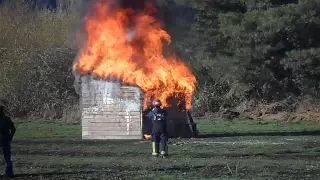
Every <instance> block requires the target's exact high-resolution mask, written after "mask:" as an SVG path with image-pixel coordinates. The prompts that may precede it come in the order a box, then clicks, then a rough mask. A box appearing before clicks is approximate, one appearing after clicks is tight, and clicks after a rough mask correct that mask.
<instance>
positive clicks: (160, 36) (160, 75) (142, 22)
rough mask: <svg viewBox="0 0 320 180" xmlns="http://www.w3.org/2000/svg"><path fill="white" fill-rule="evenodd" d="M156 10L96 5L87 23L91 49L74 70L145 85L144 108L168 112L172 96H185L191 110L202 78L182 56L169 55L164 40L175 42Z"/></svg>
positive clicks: (87, 49)
mask: <svg viewBox="0 0 320 180" xmlns="http://www.w3.org/2000/svg"><path fill="white" fill-rule="evenodd" d="M150 10H154V9H151V6H150V4H147V5H146V6H145V9H144V11H143V12H135V11H134V10H133V9H128V8H127V9H124V8H121V7H111V6H110V4H108V3H103V2H96V3H95V4H94V5H93V6H92V8H91V10H90V13H89V14H88V15H87V16H86V17H85V19H84V20H85V30H86V33H87V39H86V46H85V47H84V48H82V49H81V51H80V52H79V54H78V58H77V60H76V61H75V64H74V66H73V70H74V71H77V72H79V73H80V74H92V75H94V76H98V77H100V78H105V79H110V78H115V79H120V80H122V82H123V83H126V84H131V85H137V86H139V87H140V88H141V89H142V90H143V92H144V108H146V107H147V102H148V100H151V99H152V98H157V99H160V100H161V101H162V104H163V106H164V107H166V106H168V104H167V102H166V100H167V98H168V97H170V96H177V95H179V96H180V97H181V95H182V97H183V98H184V101H185V103H186V109H187V110H189V109H190V108H191V101H192V95H193V93H194V91H195V86H196V78H195V76H194V75H193V73H192V72H191V70H190V69H189V68H188V66H187V65H185V64H184V63H183V61H182V60H180V59H179V58H178V57H176V56H175V55H170V56H167V57H166V56H164V53H163V52H164V49H163V41H165V42H167V44H170V43H171V38H170V36H169V34H168V33H167V32H166V31H165V30H163V29H162V28H161V24H160V22H159V21H158V20H157V19H156V18H154V17H153V16H152V15H150Z"/></svg>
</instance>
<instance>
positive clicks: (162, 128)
mask: <svg viewBox="0 0 320 180" xmlns="http://www.w3.org/2000/svg"><path fill="white" fill-rule="evenodd" d="M155 113H161V114H163V116H164V119H163V121H155V120H154V114H155ZM147 116H148V118H150V120H151V121H152V133H157V132H163V133H166V132H167V117H168V114H167V111H165V110H163V109H161V108H157V107H155V108H153V109H152V111H150V112H149V113H148V114H147Z"/></svg>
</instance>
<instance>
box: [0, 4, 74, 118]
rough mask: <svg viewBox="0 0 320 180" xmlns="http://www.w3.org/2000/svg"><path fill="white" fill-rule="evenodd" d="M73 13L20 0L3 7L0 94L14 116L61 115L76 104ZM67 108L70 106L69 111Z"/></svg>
mask: <svg viewBox="0 0 320 180" xmlns="http://www.w3.org/2000/svg"><path fill="white" fill-rule="evenodd" d="M74 19H75V18H74V16H72V14H68V13H67V12H59V13H53V12H50V11H46V10H34V9H33V8H32V6H28V5H26V4H24V3H22V2H21V3H20V2H19V1H15V2H11V1H10V2H9V3H4V4H2V6H1V8H0V32H1V36H0V60H1V61H0V63H1V64H0V82H1V85H0V99H5V100H7V102H8V108H9V111H10V112H11V113H12V114H13V115H14V116H16V117H21V116H26V115H29V116H30V115H33V116H38V117H41V116H46V117H52V118H58V117H62V115H63V111H62V110H65V109H68V108H73V106H74V105H75V103H76V102H77V96H76V94H75V92H74V89H73V75H72V70H71V67H72V63H73V59H74V57H75V51H74V50H72V49H71V48H70V47H72V46H70V45H71V43H72V41H70V37H71V36H70V34H71V33H72V25H73V22H74ZM65 113H67V112H65Z"/></svg>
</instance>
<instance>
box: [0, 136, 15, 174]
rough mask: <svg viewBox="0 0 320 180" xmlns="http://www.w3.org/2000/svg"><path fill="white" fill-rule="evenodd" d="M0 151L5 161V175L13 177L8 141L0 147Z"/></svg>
mask: <svg viewBox="0 0 320 180" xmlns="http://www.w3.org/2000/svg"><path fill="white" fill-rule="evenodd" d="M0 150H1V151H2V153H3V156H4V160H5V161H6V170H5V174H6V175H13V169H12V160H11V143H10V142H9V141H7V142H3V143H2V145H1V146H0Z"/></svg>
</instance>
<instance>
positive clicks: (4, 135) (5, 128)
mask: <svg viewBox="0 0 320 180" xmlns="http://www.w3.org/2000/svg"><path fill="white" fill-rule="evenodd" d="M15 132H16V128H15V127H14V124H13V122H12V121H11V118H10V117H8V116H6V115H5V113H4V106H2V105H1V104H0V150H1V151H2V153H3V156H4V159H5V161H6V165H7V166H6V170H5V174H4V176H5V177H9V178H11V177H13V176H14V173H13V167H12V160H11V141H12V138H13V136H14V134H15Z"/></svg>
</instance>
